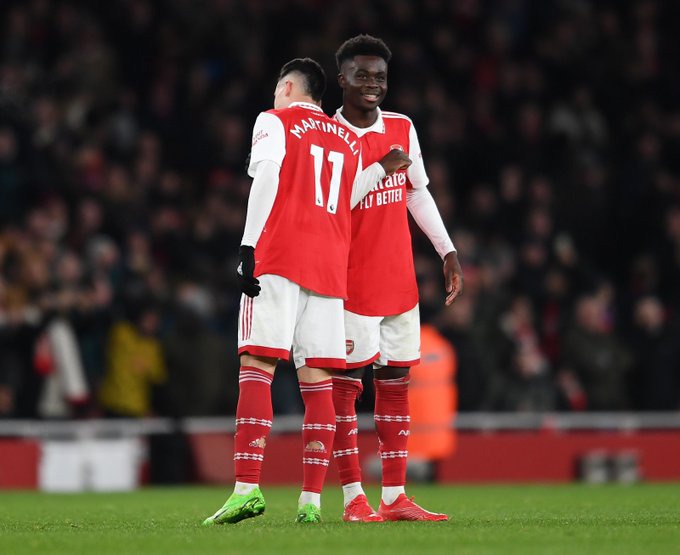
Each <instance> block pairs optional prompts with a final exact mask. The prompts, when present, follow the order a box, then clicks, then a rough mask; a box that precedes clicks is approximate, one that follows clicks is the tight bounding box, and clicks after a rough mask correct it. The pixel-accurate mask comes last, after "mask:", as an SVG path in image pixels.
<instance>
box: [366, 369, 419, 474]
mask: <svg viewBox="0 0 680 555" xmlns="http://www.w3.org/2000/svg"><path fill="white" fill-rule="evenodd" d="M408 382H409V377H408V376H405V377H403V378H399V379H397V380H373V383H374V384H375V416H374V419H375V429H376V431H377V432H378V439H379V440H380V449H379V450H378V452H379V453H380V458H381V459H382V485H383V486H387V487H391V486H403V485H404V484H406V461H407V457H408V451H407V446H408V436H409V433H410V428H411V417H410V416H409V408H408Z"/></svg>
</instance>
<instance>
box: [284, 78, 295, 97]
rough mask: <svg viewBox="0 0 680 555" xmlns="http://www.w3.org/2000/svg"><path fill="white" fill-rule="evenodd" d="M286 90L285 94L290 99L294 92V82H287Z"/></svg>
mask: <svg viewBox="0 0 680 555" xmlns="http://www.w3.org/2000/svg"><path fill="white" fill-rule="evenodd" d="M283 86H284V89H283V94H284V96H286V97H289V96H290V95H291V93H292V92H293V82H292V81H286V82H285V83H284V85H283Z"/></svg>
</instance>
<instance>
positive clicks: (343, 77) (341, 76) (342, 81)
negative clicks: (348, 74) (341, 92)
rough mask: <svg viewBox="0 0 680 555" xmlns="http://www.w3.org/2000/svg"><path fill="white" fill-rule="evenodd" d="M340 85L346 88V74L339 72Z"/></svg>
mask: <svg viewBox="0 0 680 555" xmlns="http://www.w3.org/2000/svg"><path fill="white" fill-rule="evenodd" d="M338 85H340V88H341V89H344V88H345V76H344V75H343V74H342V73H338Z"/></svg>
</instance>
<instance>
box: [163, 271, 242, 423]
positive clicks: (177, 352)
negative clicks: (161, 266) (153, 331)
mask: <svg viewBox="0 0 680 555" xmlns="http://www.w3.org/2000/svg"><path fill="white" fill-rule="evenodd" d="M213 306H214V300H213V299H212V298H211V296H210V294H209V293H208V292H207V291H206V290H205V289H204V288H202V287H200V286H199V285H197V284H195V283H185V284H183V285H181V286H180V287H179V289H178V291H177V308H176V311H175V325H174V329H173V330H172V331H171V332H170V333H168V334H167V335H166V336H165V338H164V340H163V351H164V354H165V363H166V366H167V383H166V385H165V388H164V389H165V392H164V393H165V397H166V398H165V403H166V407H165V412H166V413H168V414H171V415H173V416H210V415H216V414H224V413H225V412H235V410H236V401H237V398H238V395H237V393H238V367H239V363H238V356H237V354H236V349H235V348H234V349H231V350H230V349H229V348H228V345H227V343H226V342H225V341H224V339H223V338H222V337H220V336H219V335H218V334H217V333H215V332H214V331H213V330H212V329H210V319H211V318H212V317H213Z"/></svg>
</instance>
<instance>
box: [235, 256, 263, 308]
mask: <svg viewBox="0 0 680 555" xmlns="http://www.w3.org/2000/svg"><path fill="white" fill-rule="evenodd" d="M238 260H239V263H238V268H236V276H237V277H238V284H239V286H240V287H241V291H242V292H243V293H244V294H245V295H248V296H249V297H257V296H258V295H259V294H260V281H259V280H258V279H257V278H256V277H255V276H253V273H254V272H255V249H254V248H253V247H248V246H246V245H241V246H240V247H239V249H238Z"/></svg>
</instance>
